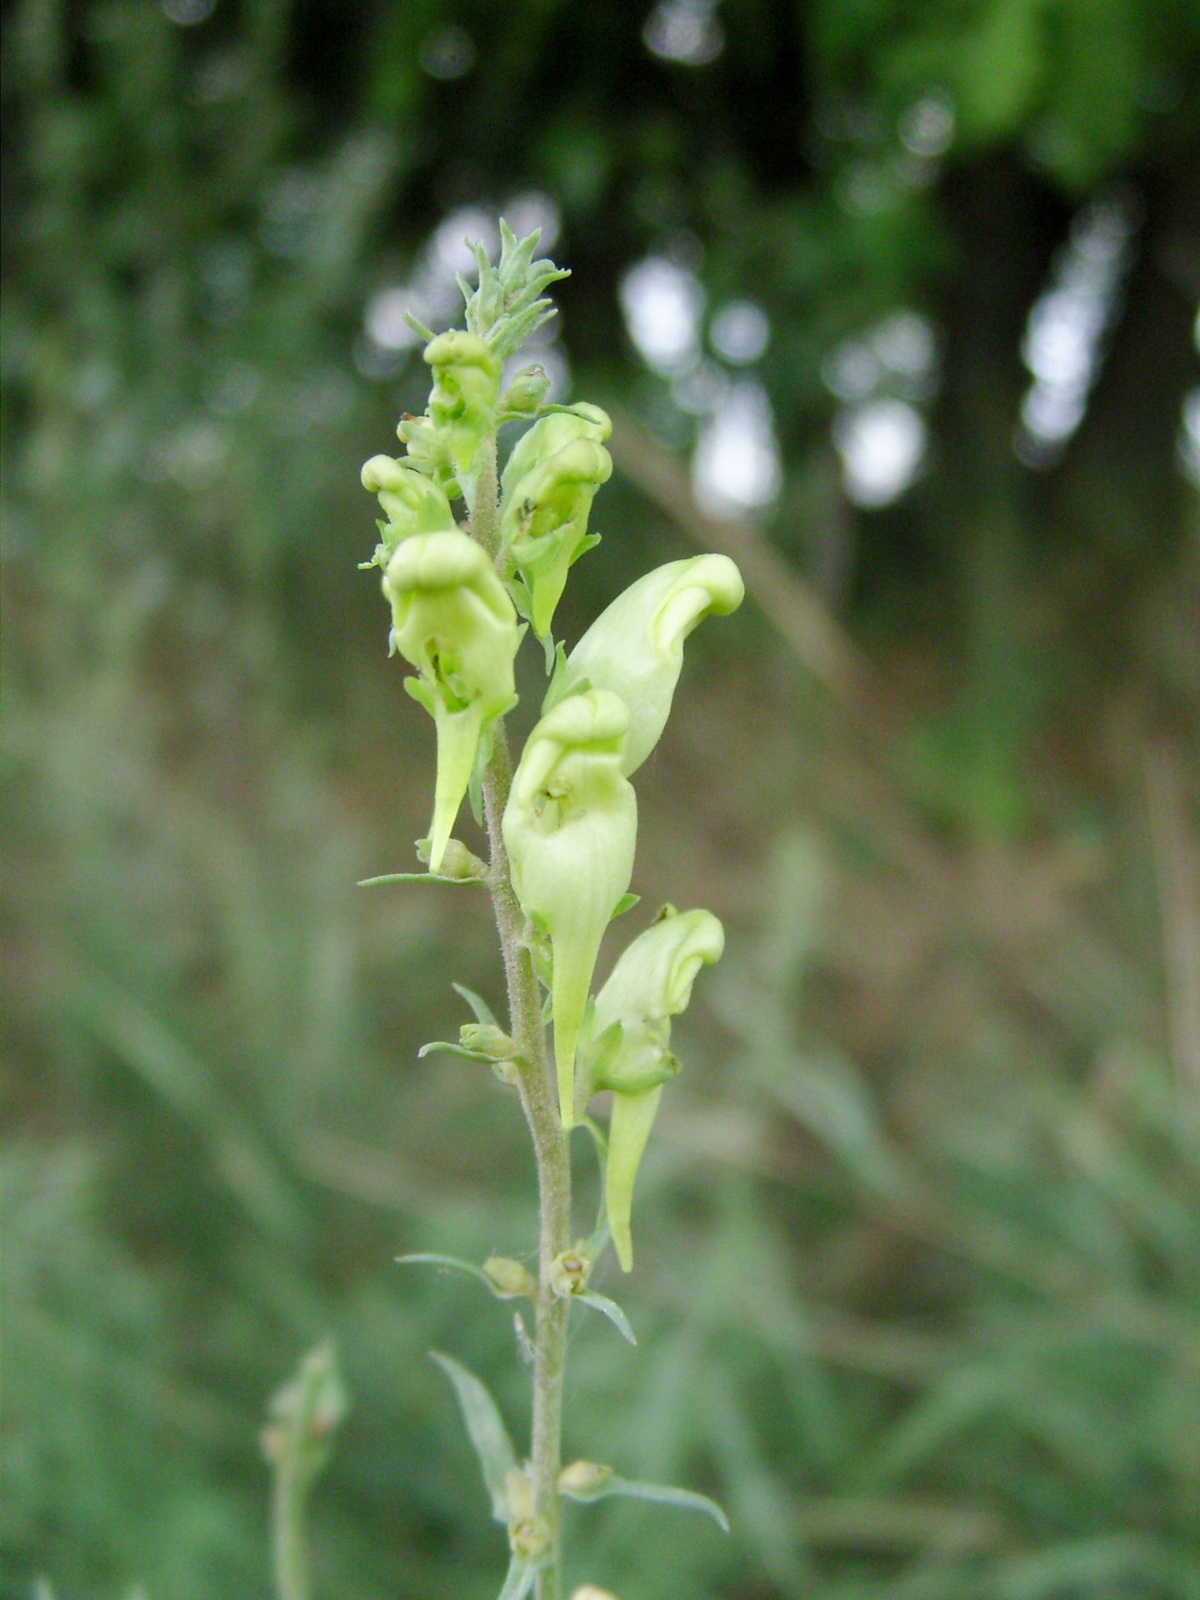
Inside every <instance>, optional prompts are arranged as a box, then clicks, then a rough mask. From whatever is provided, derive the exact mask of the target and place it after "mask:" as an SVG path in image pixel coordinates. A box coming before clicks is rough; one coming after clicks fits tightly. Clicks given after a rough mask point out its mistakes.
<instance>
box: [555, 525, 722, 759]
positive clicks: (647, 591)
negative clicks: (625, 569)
mask: <svg viewBox="0 0 1200 1600" xmlns="http://www.w3.org/2000/svg"><path fill="white" fill-rule="evenodd" d="M744 594H745V586H744V585H743V583H742V577H741V574H740V573H739V571H738V569H737V567H736V566H735V565H734V564H733V562H732V561H731V560H730V559H729V557H728V556H721V555H703V556H692V557H691V558H690V559H688V560H684V561H668V562H667V564H666V565H665V566H662V567H656V568H655V570H654V571H653V572H648V573H647V574H646V576H645V577H644V578H639V579H638V580H637V582H636V583H633V584H631V585H630V586H629V588H628V589H626V590H625V592H624V593H623V594H621V595H618V597H617V598H616V599H615V600H614V601H613V603H612V604H611V605H610V606H609V607H608V608H607V610H605V611H602V612H601V614H600V615H599V616H598V617H597V618H596V620H595V622H593V623H592V625H591V627H590V628H589V629H588V630H587V632H586V633H585V634H584V636H583V638H582V639H580V641H579V643H578V644H577V645H576V646H575V648H574V650H572V651H571V653H570V655H569V656H568V657H567V658H566V661H565V663H563V664H562V665H561V666H560V668H559V670H558V671H557V672H556V673H555V676H554V680H553V682H552V683H551V685H550V690H549V692H548V694H547V696H546V701H545V706H544V707H543V709H544V710H549V709H550V708H551V707H552V706H555V705H559V704H561V703H562V701H564V700H565V699H566V698H567V697H568V696H569V695H572V694H575V693H577V692H578V691H579V689H581V688H585V687H590V688H593V689H611V690H612V691H613V693H614V694H617V695H619V696H620V697H621V699H622V700H623V701H624V702H625V704H626V705H627V706H628V707H629V716H630V725H629V733H628V734H627V736H626V741H625V756H624V767H623V769H622V770H623V771H624V773H625V775H626V777H628V776H630V774H632V773H634V772H636V771H637V769H638V768H639V767H640V766H641V764H642V762H643V761H645V759H646V757H647V756H648V755H649V754H650V752H651V750H653V749H654V746H655V745H656V744H657V743H658V741H659V738H660V736H661V734H662V731H663V728H664V727H665V726H666V721H667V717H668V716H669V714H670V711H671V701H672V699H673V698H674V695H675V686H676V684H677V683H678V682H679V674H680V671H681V670H682V667H683V645H684V640H685V639H686V638H687V637H688V635H689V634H690V633H691V632H692V631H693V629H695V628H696V627H698V626H699V624H700V623H701V622H702V621H703V620H704V618H705V617H707V616H719V617H723V616H728V615H729V613H730V612H732V611H736V610H737V608H738V606H740V605H741V603H742V598H743V596H744Z"/></svg>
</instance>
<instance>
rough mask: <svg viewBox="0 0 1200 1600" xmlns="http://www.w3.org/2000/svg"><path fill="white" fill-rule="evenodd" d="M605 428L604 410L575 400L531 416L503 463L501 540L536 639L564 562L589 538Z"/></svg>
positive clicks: (562, 579)
mask: <svg viewBox="0 0 1200 1600" xmlns="http://www.w3.org/2000/svg"><path fill="white" fill-rule="evenodd" d="M611 432H612V423H611V422H610V421H609V419H608V416H607V414H606V413H605V412H603V411H601V409H600V407H599V406H592V405H587V404H586V403H584V402H581V403H580V404H579V405H575V406H571V407H570V408H569V409H567V410H562V411H556V412H552V413H551V414H550V415H549V416H546V417H543V418H542V419H541V421H540V422H535V423H534V425H533V427H532V428H530V429H529V431H528V432H527V433H526V434H525V435H524V437H523V438H521V439H520V440H518V442H517V444H516V445H515V446H514V447H513V452H512V455H511V456H509V458H508V463H507V465H506V466H505V468H504V475H503V477H502V479H501V490H502V496H503V499H502V505H501V513H500V541H501V548H502V550H503V551H504V553H505V555H506V557H509V558H511V560H512V561H513V562H515V564H516V566H517V567H518V568H519V569H520V572H521V576H522V578H523V579H524V581H525V586H526V588H527V589H528V591H529V603H530V612H529V615H530V617H531V620H532V622H533V631H534V633H536V634H537V636H538V638H539V639H544V638H545V637H546V636H547V634H548V633H549V631H550V623H551V621H552V620H553V617H554V609H555V607H556V606H557V605H558V602H559V600H560V599H561V598H562V592H563V589H564V588H565V587H566V582H567V571H568V569H569V568H570V566H571V564H572V562H574V561H577V560H578V559H579V557H580V556H581V555H583V553H584V551H585V550H588V549H590V548H591V546H592V545H593V544H595V543H596V542H597V541H596V540H595V539H594V538H593V539H591V540H589V538H588V531H587V521H588V515H589V513H590V512H591V509H592V501H593V499H594V498H595V495H596V490H597V489H598V488H599V487H600V485H601V484H602V483H607V481H608V479H609V477H610V476H611V475H612V457H611V456H610V455H609V453H608V451H607V450H606V449H605V448H604V441H605V440H606V439H607V438H608V436H609V434H610V433H611Z"/></svg>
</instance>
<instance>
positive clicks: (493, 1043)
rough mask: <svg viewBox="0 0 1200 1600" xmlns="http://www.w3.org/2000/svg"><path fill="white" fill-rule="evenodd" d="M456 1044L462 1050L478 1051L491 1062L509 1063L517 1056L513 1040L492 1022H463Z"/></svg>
mask: <svg viewBox="0 0 1200 1600" xmlns="http://www.w3.org/2000/svg"><path fill="white" fill-rule="evenodd" d="M458 1042H459V1044H461V1045H462V1046H463V1048H464V1049H466V1050H478V1051H479V1053H480V1055H485V1056H490V1057H491V1058H492V1060H493V1061H511V1060H513V1058H514V1057H515V1056H516V1054H517V1046H516V1044H515V1042H514V1041H513V1039H512V1038H511V1037H510V1036H509V1035H508V1034H507V1033H505V1031H504V1029H503V1028H501V1027H499V1026H498V1025H497V1024H496V1023H494V1022H464V1023H463V1025H462V1027H461V1028H460V1029H459V1030H458Z"/></svg>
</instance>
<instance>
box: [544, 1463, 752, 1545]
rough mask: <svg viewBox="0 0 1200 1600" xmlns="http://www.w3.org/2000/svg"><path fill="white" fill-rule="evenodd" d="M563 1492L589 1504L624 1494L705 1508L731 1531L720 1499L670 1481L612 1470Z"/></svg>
mask: <svg viewBox="0 0 1200 1600" xmlns="http://www.w3.org/2000/svg"><path fill="white" fill-rule="evenodd" d="M561 1492H562V1493H563V1494H565V1495H566V1496H567V1498H568V1499H569V1500H582V1501H584V1502H585V1503H588V1504H590V1502H591V1501H593V1500H607V1499H610V1498H611V1497H613V1496H620V1497H621V1498H623V1499H627V1500H653V1501H655V1502H656V1503H658V1504H659V1505H666V1506H678V1507H679V1508H680V1510H682V1511H703V1512H705V1514H706V1515H708V1516H710V1517H711V1518H712V1519H713V1521H714V1522H715V1523H716V1524H717V1526H718V1527H719V1528H720V1529H721V1531H722V1532H723V1533H728V1532H729V1518H728V1517H727V1516H726V1515H725V1513H724V1511H722V1509H721V1507H720V1506H719V1505H718V1504H717V1502H716V1501H715V1500H710V1499H709V1497H708V1496H707V1495H706V1494H697V1493H696V1492H695V1490H694V1489H677V1488H675V1486H674V1485H673V1484H668V1483H638V1482H636V1481H635V1480H634V1479H632V1478H619V1477H618V1476H617V1474H616V1473H615V1472H611V1473H608V1474H607V1475H606V1476H605V1477H603V1478H601V1479H600V1480H599V1481H598V1482H596V1483H594V1484H591V1485H589V1486H588V1488H587V1489H586V1490H584V1491H578V1490H577V1491H575V1492H572V1490H570V1489H562V1490H561Z"/></svg>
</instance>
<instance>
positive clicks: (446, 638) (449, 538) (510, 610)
mask: <svg viewBox="0 0 1200 1600" xmlns="http://www.w3.org/2000/svg"><path fill="white" fill-rule="evenodd" d="M383 589H384V594H385V595H386V596H387V598H388V600H389V601H390V602H391V607H392V635H391V642H392V649H393V651H396V652H398V653H399V654H400V655H402V656H403V657H404V659H405V660H406V661H408V662H410V663H411V664H412V665H413V666H414V667H416V669H417V672H418V676H417V677H415V678H407V679H406V680H405V685H404V686H405V688H406V689H407V690H408V692H409V694H411V695H412V697H413V699H414V700H416V701H417V702H418V703H419V704H420V705H423V706H424V707H425V709H426V710H427V711H428V712H429V714H430V715H431V716H432V717H433V719H434V723H435V725H436V728H437V780H436V783H435V786H434V802H433V821H432V823H431V825H430V829H429V870H430V871H431V872H437V871H438V870H439V868H440V866H441V863H442V857H443V855H444V854H445V851H446V845H447V842H448V840H449V838H450V830H451V828H452V827H453V826H454V819H455V817H456V816H457V814H458V808H459V806H460V805H461V804H462V800H463V796H464V795H465V794H466V792H467V788H468V786H469V784H470V781H471V773H472V771H473V769H474V766H475V762H476V759H477V757H478V756H479V755H480V753H481V751H480V742H481V739H485V738H486V735H487V734H488V732H489V730H490V727H491V724H492V723H493V722H494V721H495V720H496V718H497V717H502V716H503V715H504V714H505V713H506V712H507V711H509V710H511V708H512V707H513V706H514V705H515V704H516V694H515V693H514V690H513V657H514V656H515V655H516V653H517V645H518V643H519V642H520V628H519V626H518V623H517V615H516V611H515V609H514V607H513V603H512V600H511V599H510V598H509V595H508V591H507V590H506V589H505V587H504V585H503V584H502V583H501V582H500V580H499V578H498V577H497V576H496V573H495V571H494V570H493V567H492V564H491V562H490V561H489V560H488V558H487V555H486V554H485V553H484V551H483V549H482V547H481V546H480V545H478V544H476V543H475V541H474V540H473V539H471V538H470V537H469V536H468V535H467V534H465V533H462V532H461V531H459V530H458V529H448V530H446V531H444V532H441V533H417V534H413V535H412V536H411V537H409V538H407V539H405V540H403V541H402V542H401V543H400V544H399V545H397V547H396V550H395V552H394V553H393V555H392V556H391V559H390V560H389V561H388V564H387V571H386V573H385V574H384V580H383ZM486 750H487V746H486V744H485V745H484V747H483V752H482V753H483V755H484V756H485V757H486Z"/></svg>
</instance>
